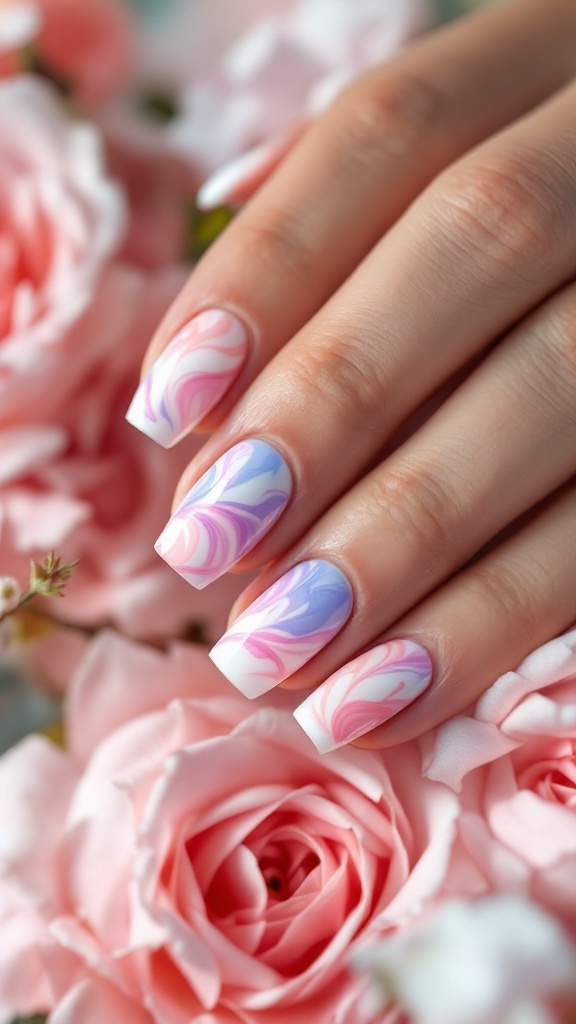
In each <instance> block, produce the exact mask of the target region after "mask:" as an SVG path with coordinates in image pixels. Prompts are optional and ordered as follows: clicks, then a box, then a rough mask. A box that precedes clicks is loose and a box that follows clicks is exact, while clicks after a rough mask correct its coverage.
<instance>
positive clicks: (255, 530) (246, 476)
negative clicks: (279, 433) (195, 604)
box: [155, 439, 292, 590]
mask: <svg viewBox="0 0 576 1024" xmlns="http://www.w3.org/2000/svg"><path fill="white" fill-rule="evenodd" d="M291 492H292V478H291V475H290V470H289V468H288V465H287V463H286V462H285V460H284V459H283V458H282V456H281V455H280V452H278V451H277V450H276V448H273V447H272V445H270V444H268V443H267V442H266V441H259V440H254V439H250V440H247V441H240V443H239V444H236V445H234V447H233V448H230V450H229V451H227V452H225V453H224V455H222V456H221V457H220V458H219V459H218V460H217V462H215V463H214V465H213V466H212V467H211V468H210V469H209V470H208V471H207V472H206V473H205V474H204V476H203V477H201V478H200V480H199V481H198V483H197V484H195V486H194V487H193V488H192V490H191V491H190V492H189V494H187V495H186V497H185V498H184V501H183V502H182V504H181V505H180V506H179V508H178V509H177V510H176V512H175V513H174V515H173V516H172V518H171V519H170V521H169V522H168V524H167V526H166V527H165V528H164V530H163V531H162V533H161V534H160V537H159V538H158V540H157V541H156V544H155V548H156V551H157V552H158V554H159V555H160V556H161V557H162V558H163V559H164V560H165V561H166V562H168V565H170V566H171V567H172V569H175V570H176V572H178V573H180V575H181V576H183V577H184V579H185V580H187V581H188V583H191V584H192V586H193V587H197V589H198V590H201V589H202V588H203V587H206V586H208V584H209V583H212V582H213V580H216V579H218V577H219V576H222V575H223V574H224V573H225V572H227V571H228V569H231V568H232V566H233V565H235V563H236V562H239V561H240V559H241V558H242V557H243V556H244V555H245V554H247V553H248V551H250V550H251V548H253V547H255V545H256V544H257V543H258V541H259V540H261V539H262V537H264V535H265V534H266V533H267V532H268V530H270V528H271V527H272V526H273V524H274V523H275V522H276V520H277V519H278V517H279V516H280V515H281V514H282V512H283V511H284V509H285V508H286V505H287V504H288V501H289V500H290V494H291Z"/></svg>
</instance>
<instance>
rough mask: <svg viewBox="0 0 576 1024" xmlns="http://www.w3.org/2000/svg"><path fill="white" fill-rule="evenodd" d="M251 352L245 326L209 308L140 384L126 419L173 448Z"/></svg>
mask: <svg viewBox="0 0 576 1024" xmlns="http://www.w3.org/2000/svg"><path fill="white" fill-rule="evenodd" d="M247 351H248V333H247V331H246V328H245V327H244V324H242V323H241V321H240V320H238V319H237V318H236V317H235V316H232V314H231V313H228V312H226V311H225V310H222V309H208V310H205V312H203V313H200V314H199V315H198V316H196V317H194V319H193V320H191V321H190V323H189V324H186V326H185V327H183V328H182V330H181V331H180V332H179V333H178V334H177V335H176V337H175V338H174V339H173V340H172V341H171V342H170V344H169V345H168V347H167V348H166V349H165V351H164V352H163V353H162V355H161V356H160V357H159V358H158V359H157V360H156V362H155V363H154V366H153V367H152V369H151V370H150V372H149V373H148V374H147V375H146V377H145V378H144V380H143V381H142V383H141V384H140V386H139V388H138V390H137V391H136V394H135V395H134V398H133V399H132V402H131V403H130V407H129V409H128V412H127V413H126V419H127V420H128V422H129V423H131V424H132V426H134V427H137V429H138V430H141V431H142V432H143V433H144V434H146V435H147V436H148V437H150V438H152V440H153V441H157V442H158V444H161V445H162V446H163V447H164V448H170V447H172V445H174V444H176V443H177V442H178V441H180V440H181V438H182V437H184V435H185V434H187V433H188V431H189V430H192V428H193V427H195V426H196V424H197V423H200V421H201V420H202V419H203V418H204V416H205V415H206V413H207V412H209V411H210V409H212V408H213V407H214V406H215V405H216V404H217V403H218V402H219V401H220V399H221V398H222V397H223V395H224V394H225V393H226V392H227V391H228V388H229V387H230V385H231V384H232V382H233V381H234V379H235V378H236V377H237V375H238V373H239V371H240V369H241V367H242V364H243V363H244V360H245V359H246V353H247Z"/></svg>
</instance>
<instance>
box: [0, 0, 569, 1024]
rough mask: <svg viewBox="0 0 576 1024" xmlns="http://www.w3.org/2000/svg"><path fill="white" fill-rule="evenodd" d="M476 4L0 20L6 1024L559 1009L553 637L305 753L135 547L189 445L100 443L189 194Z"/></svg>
mask: <svg viewBox="0 0 576 1024" xmlns="http://www.w3.org/2000/svg"><path fill="white" fill-rule="evenodd" d="M473 6H476V4H474V3H473V2H465V0H462V2H460V3H458V2H456V0H444V2H439V3H438V4H437V5H436V6H432V5H431V4H429V3H427V2H426V0H243V2H242V3H239V2H233V0H132V2H131V3H129V2H128V0H3V2H2V3H0V285H1V287H0V576H1V579H0V645H1V650H2V661H1V664H2V668H1V673H0V711H1V714H0V748H1V750H2V751H3V752H4V753H3V756H2V757H1V758H0V1024H12V1022H13V1021H14V1020H15V1019H16V1018H19V1019H20V1020H25V1019H28V1020H34V1021H36V1020H44V1019H45V1015H46V1014H48V1015H49V1017H48V1019H49V1021H50V1024H189V1022H194V1024H294V1022H295V1021H296V1020H297V1021H298V1024H307V1022H309V1024H312V1022H314V1024H560V1022H562V1024H570V1022H573V1021H574V1020H576V951H575V946H574V941H575V938H576V747H575V744H576V632H575V631H572V632H571V633H569V634H567V635H566V636H565V637H563V638H560V639H559V640H556V641H553V642H552V643H551V644H548V645H546V647H545V648H542V649H541V650H540V651H537V652H534V654H532V655H531V656H530V657H529V658H528V659H526V661H525V662H524V663H523V665H521V666H520V667H519V668H518V671H517V672H511V673H508V674H507V676H505V677H503V678H502V679H501V680H498V681H496V682H495V683H494V685H493V687H492V688H491V689H490V690H489V691H488V692H487V693H486V694H485V696H484V697H483V698H482V699H481V700H480V701H479V702H478V704H477V705H476V707H474V708H470V709H469V710H468V712H467V713H466V714H463V715H460V716H458V717H457V718H456V719H453V720H452V721H451V722H448V723H446V724H445V725H443V726H441V727H439V728H438V729H436V730H434V731H433V733H431V734H429V735H427V736H425V737H423V738H422V739H421V740H419V741H414V742H411V743H407V744H404V745H403V746H402V747H399V748H396V749H395V750H393V751H390V752H387V753H386V755H384V754H379V753H370V752H363V751H357V750H353V749H347V750H343V751H337V752H334V753H333V754H329V755H326V756H325V757H320V756H319V755H317V754H316V753H315V751H314V750H313V749H312V747H311V745H310V744H309V742H308V740H307V739H306V737H305V736H304V735H303V734H302V733H301V731H300V730H299V729H298V727H297V726H296V724H295V723H294V720H293V718H292V714H291V711H292V706H293V699H292V698H291V696H290V694H289V693H276V694H272V695H267V697H266V698H265V699H263V700H261V701H258V702H256V703H252V704H250V703H248V702H246V701H245V700H244V699H243V698H241V697H240V696H239V695H238V694H237V693H236V692H232V688H231V687H229V686H228V685H227V684H225V683H224V682H223V680H222V678H221V676H220V675H219V673H218V672H217V671H216V670H215V668H214V667H213V665H212V664H211V662H210V661H209V660H208V658H207V653H206V646H205V642H206V641H210V640H213V639H216V638H217V636H218V635H219V633H220V632H221V631H222V629H223V626H224V624H225V621H226V618H227V614H228V610H229V608H230V606H231V604H232V601H233V600H234V597H235V596H236V594H237V593H238V592H239V590H240V588H241V587H242V586H244V582H245V581H243V582H242V583H241V582H240V581H239V580H237V579H236V578H234V577H231V578H230V579H228V580H224V581H221V582H219V583H218V584H216V585H214V586H213V587H211V588H210V589H209V590H208V591H207V592H203V593H202V595H201V596H200V595H196V594H194V592H193V591H191V589H190V588H189V587H188V586H187V584H186V583H184V582H183V581H182V580H181V579H180V578H179V577H178V576H177V575H176V574H175V573H173V572H171V571H170V570H169V569H168V568H167V567H166V566H165V565H164V563H162V562H160V561H159V560H158V558H157V557H156V556H155V554H154V552H153V548H152V544H153V541H154V539H155V538H156V536H157V534H158V533H159V532H160V529H161V528H162V526H163V524H164V522H165V519H166V515H167V512H168V506H169V502H170V496H171V494H172V491H173V489H174V486H175V483H176V481H177V479H178V477H179V474H180V471H181V469H182V468H183V467H184V465H185V464H186V463H187V462H188V460H189V458H190V456H191V453H192V452H193V450H194V446H195V445H198V443H199V442H198V441H195V440H194V439H186V440H185V441H184V442H183V443H182V445H180V446H179V447H178V449H174V450H171V451H168V452H166V451H163V450H160V449H159V448H158V447H156V446H155V445H153V444H151V443H150V442H149V441H148V440H147V439H146V438H144V437H143V436H141V435H139V434H137V433H136V431H134V430H132V429H131V428H130V427H129V426H128V425H127V424H126V423H125V421H124V413H125V410H126V407H127V405H128V402H129V399H130V397H131V394H132V393H133V391H134V388H135V386H136V383H137V381H138V375H139V367H140V362H141V359H142V356H143V353H144V351H145V348H146V346H147V343H148V341H149V339H150V337H151V334H152V332H153V331H154V329H155V327H156V325H157V323H158V322H159V320H160V318H161V316H162V314H163V312H164V310H165V309H166V307H167V305H168V304H169V302H170V301H171V299H172V298H173V297H174V296H175V295H176V293H177V291H178V290H179V288H180V287H181V285H182V284H183V282H184V280H185V279H186V276H187V274H188V273H189V272H190V268H191V266H192V265H193V263H194V261H195V260H196V259H197V258H198V257H199V256H200V255H201V253H202V252H203V251H204V249H205V248H206V247H207V246H208V245H209V244H210V242H211V241H212V240H213V239H214V238H215V237H216V235H217V234H218V233H219V232H220V231H221V230H222V229H223V228H224V227H225V225H226V224H227V222H228V221H229V219H230V217H231V216H232V211H231V210H230V209H227V208H224V209H217V210H213V211H210V212H208V213H202V212H200V211H199V210H198V208H197V206H196V204H195V196H196V193H197V190H198V188H199V186H200V185H201V183H202V181H203V180H204V179H205V178H206V176H207V175H208V174H210V173H211V172H212V171H213V170H215V169H216V168H217V167H219V166H220V165H221V164H222V163H223V162H225V161H227V160H229V159H230V158H233V157H235V156H238V155H240V154H242V153H243V152H245V151H246V150H248V149H250V147H253V146H255V145H258V144H259V143H261V142H263V141H266V140H268V139H269V138H270V137H274V136H275V133H279V132H282V131H283V130H284V129H286V128H289V127H290V126H292V125H294V124H295V123H298V122H299V121H301V120H302V119H306V118H310V117H313V116H314V115H315V114H316V113H318V112H319V111H321V110H322V109H323V108H324V107H325V106H326V104H328V103H329V102H330V100H331V99H332V97H333V96H335V95H336V93H337V92H338V90H340V89H341V88H342V87H343V86H344V85H345V84H346V82H347V81H349V80H350V79H351V78H353V77H354V76H355V75H357V74H359V73H360V72H361V71H362V70H364V69H365V68H367V67H369V66H370V65H372V64H374V63H376V62H379V61H382V60H385V59H387V58H388V57H390V56H392V55H393V54H394V53H395V52H396V51H397V50H398V48H399V47H401V46H402V45H403V44H404V43H405V42H406V41H407V40H408V39H409V38H411V37H412V36H413V35H415V34H417V33H419V32H422V31H425V30H427V29H429V28H431V27H432V26H433V25H434V24H436V23H438V22H439V21H441V20H443V19H449V18H451V17H455V16H456V15H458V14H460V13H463V12H464V11H465V10H468V9H470V8H471V7H473ZM52 552H54V553H55V555H54V556H53V557H51V554H50V553H52ZM56 556H58V557H59V558H61V559H62V561H63V562H64V566H62V565H61V564H57V563H56V562H55V557H56ZM47 559H48V560H47ZM31 562H32V566H33V568H32V571H31V570H30V563H31ZM38 1013H40V1014H41V1017H39V1018H37V1017H36V1016H35V1015H36V1014H38Z"/></svg>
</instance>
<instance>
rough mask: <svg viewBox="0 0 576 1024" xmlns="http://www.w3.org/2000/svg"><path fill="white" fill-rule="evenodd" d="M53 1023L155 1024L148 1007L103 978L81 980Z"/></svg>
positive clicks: (57, 1009) (63, 1003)
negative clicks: (145, 1007) (144, 1006)
mask: <svg viewBox="0 0 576 1024" xmlns="http://www.w3.org/2000/svg"><path fill="white" fill-rule="evenodd" d="M50 1024H154V1022H153V1020H152V1018H151V1017H150V1016H149V1015H148V1014H147V1013H146V1011H145V1010H144V1008H143V1007H142V1006H141V1005H139V1004H138V1003H136V1002H134V1001H133V1000H132V999H129V998H128V997H127V996H126V995H124V994H123V993H122V992H121V991H120V990H119V989H117V988H114V987H113V986H112V985H110V984H108V983H107V982H105V981H102V980H101V979H96V978H95V979H89V978H87V979H86V980H85V981H81V982H80V983H79V984H78V985H77V986H76V987H75V988H73V989H72V990H71V991H70V992H68V993H67V995H66V996H65V997H64V998H63V999H62V1000H61V1002H60V1003H59V1004H58V1006H57V1007H56V1009H55V1010H54V1011H53V1013H52V1014H51V1015H50Z"/></svg>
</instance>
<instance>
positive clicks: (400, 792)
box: [0, 633, 457, 1024]
mask: <svg viewBox="0 0 576 1024" xmlns="http://www.w3.org/2000/svg"><path fill="white" fill-rule="evenodd" d="M293 703H294V698H293V696H291V695H290V694H276V695H274V696H273V697H271V698H270V699H266V701H263V702H261V703H259V706H258V707H256V708H255V707H254V705H250V704H247V702H246V701H245V700H243V699H242V698H241V697H240V696H238V695H237V694H235V693H234V692H232V691H231V689H230V688H229V687H228V686H227V685H226V684H225V683H224V681H223V680H221V677H220V676H219V674H218V672H217V671H216V669H215V668H214V667H213V666H212V665H211V663H210V662H209V660H208V658H207V656H206V653H205V652H204V651H203V650H202V649H201V648H197V647H187V646H182V645H180V646H176V647H175V648H174V649H173V650H172V652H171V653H170V654H168V655H165V654H161V653H159V652H157V651H153V650H152V649H150V648H146V647H141V646H138V645H137V644H135V643H133V642H129V641H127V640H124V639H121V638H120V637H118V636H115V635H114V634H110V633H104V634H102V635H100V636H99V637H98V638H97V639H96V640H95V641H93V643H92V644H91V646H90V647H89V649H88V651H87V653H86V657H85V659H84V661H83V664H82V666H81V668H80V670H79V672H78V674H77V676H76V678H75V681H74V684H73V686H72V689H71V691H70V693H69V700H68V710H67V720H66V731H67V736H68V740H69V752H67V753H63V752H60V751H57V750H56V749H55V748H54V747H52V746H51V745H50V743H48V742H46V741H44V740H43V739H40V738H38V737H34V738H28V739H27V740H25V741H24V742H23V743H22V744H21V745H20V746H19V747H17V748H16V749H14V750H12V751H11V752H10V753H9V754H7V755H6V756H5V757H4V758H3V759H2V761H0V790H1V791H2V793H3V794H7V799H4V798H3V801H2V803H1V805H0V865H1V872H0V878H1V883H0V884H2V885H3V886H5V887H6V889H7V892H8V893H9V898H10V905H11V908H12V909H11V914H10V921H9V922H8V924H6V925H5V926H4V925H3V923H2V921H0V977H1V976H2V971H3V970H4V971H7V969H8V968H7V964H12V966H13V967H14V959H13V956H14V954H13V952H12V950H13V947H12V946H11V945H10V942H8V941H7V939H8V938H9V937H10V936H13V935H14V934H16V933H17V932H18V930H20V934H21V935H22V939H21V945H20V948H22V943H26V948H27V949H28V951H29V953H30V955H31V957H32V959H31V961H30V962H31V963H36V962H37V960H38V958H40V959H41V962H42V965H43V970H40V971H39V972H38V973H37V974H36V975H34V980H33V981H32V980H31V977H30V975H29V972H28V970H27V969H24V967H23V966H22V965H20V966H17V965H16V967H15V968H14V973H13V979H14V981H13V984H12V986H11V989H10V992H11V1002H10V1004H9V1005H8V1006H7V1007H6V1010H5V1013H4V1016H3V1017H2V1015H0V1021H2V1024H5V1022H6V1021H7V1019H8V1018H9V1016H10V1013H12V1014H13V1015H14V1014H17V1013H21V1012H23V1008H24V1007H25V1011H26V1012H29V1011H31V1010H32V1009H37V1010H44V1011H46V1010H49V1009H52V1010H53V1011H54V1016H53V1017H52V1018H51V1021H57V1024H92V1022H94V1024H96V1021H97V1020H99V1021H101V1020H104V1019H109V1020H112V1019H122V1020H123V1021H127V1022H130V1024H144V1022H146V1024H153V1022H154V1024H159V1022H160V1021H162V1022H169V1024H180V1022H182V1024H184V1022H188V1021H193V1020H198V1022H199V1024H200V1022H201V1021H202V1022H204V1021H208V1020H213V1021H215V1022H218V1024H226V1022H236V1024H237V1022H239V1021H242V1022H244V1024H246V1022H248V1024H252V1022H253V1024H291V1022H293V1021H294V1019H295V1016H294V1015H295V1014H297V1019H298V1021H301V1022H303V1024H307V1022H309V1024H312V1022H314V1024H332V1022H336V1021H340V1022H341V1024H352V1022H353V1021H354V1016H350V1013H351V1012H352V1011H351V1009H350V1008H351V1006H353V1004H354V1000H355V998H356V994H357V986H358V980H357V978H356V977H355V976H352V975H349V974H348V971H347V969H346V967H345V957H346V956H347V954H348V952H349V950H350V949H353V948H355V947H356V945H357V944H358V943H362V942H363V941H365V940H366V939H367V937H368V936H369V934H370V931H371V930H372V929H377V930H378V932H379V933H380V932H382V931H384V930H386V929H390V928H393V927H395V926H397V925H398V924H400V923H403V922H405V921H408V920H410V919H411V918H412V917H414V916H415V915H418V914H420V913H421V912H422V909H423V908H424V907H425V906H426V905H427V904H428V903H429V901H430V900H431V899H433V898H434V895H435V894H436V893H437V892H438V890H439V888H440V887H441V886H442V885H443V883H444V881H445V872H446V865H447V863H448V860H449V855H450V847H451V842H452V837H453V834H454V819H455V815H456V813H457V799H456V798H455V796H454V794H451V793H450V791H449V790H447V789H446V788H445V787H442V786H438V785H437V784H436V783H433V782H429V781H427V780H422V778H421V772H420V763H419V757H418V751H417V747H416V745H406V746H405V747H403V748H398V749H397V750H396V751H394V752H393V753H392V754H390V755H389V756H387V758H386V766H385V765H384V760H383V758H382V757H381V756H380V755H378V754H373V753H369V752H365V751H355V750H352V749H348V750H344V751H338V752H336V753H334V754H331V755H328V756H326V757H323V758H322V757H320V755H318V754H316V752H315V751H314V750H313V749H312V748H311V745H310V744H309V743H307V742H306V738H305V737H303V736H301V734H300V731H299V730H298V727H297V726H296V725H295V723H294V721H293V719H292V715H291V708H292V706H293ZM38 836H42V842H38ZM13 894H14V895H13ZM47 993H50V995H49V997H48V996H47ZM96 1006H99V1007H100V1016H98V1012H97V1011H96V1010H95V1007H96Z"/></svg>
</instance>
